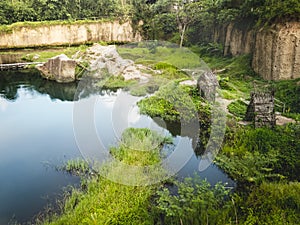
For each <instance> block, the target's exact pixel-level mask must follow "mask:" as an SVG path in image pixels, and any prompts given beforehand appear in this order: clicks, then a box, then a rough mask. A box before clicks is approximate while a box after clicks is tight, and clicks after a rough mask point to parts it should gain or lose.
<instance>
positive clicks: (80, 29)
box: [0, 21, 141, 49]
mask: <svg viewBox="0 0 300 225" xmlns="http://www.w3.org/2000/svg"><path fill="white" fill-rule="evenodd" d="M140 40H141V35H140V34H139V33H137V32H134V30H133V28H132V25H131V23H130V22H124V23H119V22H118V21H114V22H100V21H98V22H97V21H95V22H93V23H90V22H89V23H82V24H60V25H51V24H49V25H40V26H24V27H21V28H20V27H18V28H15V29H13V30H12V32H5V33H0V49H8V48H23V47H36V46H57V45H74V44H82V43H87V42H97V41H106V42H112V41H116V42H135V41H140Z"/></svg>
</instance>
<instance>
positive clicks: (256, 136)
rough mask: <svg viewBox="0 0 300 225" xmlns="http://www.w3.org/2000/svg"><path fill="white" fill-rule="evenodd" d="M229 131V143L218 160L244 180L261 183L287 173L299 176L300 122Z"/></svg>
mask: <svg viewBox="0 0 300 225" xmlns="http://www.w3.org/2000/svg"><path fill="white" fill-rule="evenodd" d="M232 132H233V133H232V134H230V133H227V140H226V144H225V145H224V147H223V149H222V154H221V155H219V156H218V157H217V163H218V165H220V167H221V168H222V169H224V170H225V171H226V172H227V173H228V174H230V175H231V176H232V177H233V178H235V179H237V180H239V181H240V182H241V183H247V182H256V183H260V182H262V181H263V180H266V179H270V180H273V179H278V178H280V179H281V178H283V177H285V178H286V179H288V180H292V181H293V180H299V175H300V170H299V166H300V154H299V153H300V141H299V138H298V137H299V135H300V126H299V125H298V124H290V125H287V126H284V127H276V128H275V129H274V130H270V129H268V128H260V129H253V128H239V129H238V130H234V131H232Z"/></svg>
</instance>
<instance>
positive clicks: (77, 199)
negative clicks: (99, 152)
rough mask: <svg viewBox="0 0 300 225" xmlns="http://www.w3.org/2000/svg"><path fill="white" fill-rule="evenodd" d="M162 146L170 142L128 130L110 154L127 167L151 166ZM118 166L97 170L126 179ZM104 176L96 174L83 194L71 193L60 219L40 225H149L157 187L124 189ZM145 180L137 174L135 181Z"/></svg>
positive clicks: (157, 160)
mask: <svg viewBox="0 0 300 225" xmlns="http://www.w3.org/2000/svg"><path fill="white" fill-rule="evenodd" d="M166 142H167V143H169V142H170V139H169V138H166V137H161V136H160V135H158V134H157V133H156V132H154V131H151V130H149V129H134V128H130V129H128V130H125V132H124V133H123V135H122V140H121V143H120V144H119V146H118V147H115V148H112V149H111V153H112V155H113V156H114V158H115V159H116V160H117V161H119V162H122V163H125V164H128V165H135V166H138V165H142V166H146V165H152V164H155V163H157V162H159V161H160V150H161V148H162V145H163V143H166ZM118 165H120V164H115V163H113V162H112V163H108V164H106V165H104V166H103V167H102V168H101V169H100V170H103V171H105V172H106V175H107V176H113V175H117V176H119V177H122V178H124V177H125V178H128V179H130V176H131V174H127V173H126V171H124V170H121V169H122V168H121V167H119V166H118ZM135 175H136V174H135ZM107 176H105V177H102V176H101V173H100V176H99V178H98V179H92V180H90V181H89V182H88V183H87V187H86V190H85V191H80V190H76V189H75V190H74V191H73V193H72V195H71V196H70V197H69V198H68V199H67V201H66V202H65V204H64V205H63V206H62V215H53V216H52V217H50V218H48V222H45V223H44V224H53V225H54V224H70V225H71V224H72V225H73V224H153V223H154V214H153V212H151V211H150V209H151V207H152V203H151V200H152V196H153V195H154V193H155V191H156V189H157V185H151V186H143V185H142V186H134V185H133V186H127V185H123V184H120V183H114V182H112V181H111V180H109V179H107V178H106V177H107ZM147 176H149V174H147V173H145V172H141V173H139V176H138V177H136V176H135V178H136V179H141V182H142V181H143V179H145V177H147ZM154 179H156V178H154ZM50 220H51V221H50Z"/></svg>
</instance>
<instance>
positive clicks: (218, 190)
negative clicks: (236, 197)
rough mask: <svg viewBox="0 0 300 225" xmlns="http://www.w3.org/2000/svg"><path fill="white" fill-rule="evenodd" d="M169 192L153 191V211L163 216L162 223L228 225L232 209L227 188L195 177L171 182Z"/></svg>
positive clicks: (165, 189)
mask: <svg viewBox="0 0 300 225" xmlns="http://www.w3.org/2000/svg"><path fill="white" fill-rule="evenodd" d="M174 186H175V187H172V189H175V190H177V191H176V194H174V193H172V192H171V191H170V189H169V188H167V187H164V188H162V189H161V190H159V191H158V192H157V196H158V197H157V200H156V201H157V205H158V206H157V208H158V209H159V212H160V213H161V214H163V215H164V217H165V218H164V222H165V224H178V225H179V224H193V225H197V224H199V225H200V224H220V225H221V224H222V225H223V224H230V222H231V221H232V218H231V212H232V211H233V207H232V204H231V202H230V201H228V197H229V189H225V187H224V186H223V185H221V184H220V183H219V184H216V185H215V186H214V187H211V185H210V184H209V183H208V182H207V181H206V180H200V178H199V177H193V178H186V179H185V180H184V182H178V181H175V182H174Z"/></svg>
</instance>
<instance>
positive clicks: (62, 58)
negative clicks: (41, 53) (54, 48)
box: [37, 54, 77, 83]
mask: <svg viewBox="0 0 300 225" xmlns="http://www.w3.org/2000/svg"><path fill="white" fill-rule="evenodd" d="M76 65H77V64H76V61H75V60H72V59H69V58H68V57H67V56H66V55H64V54H62V55H59V56H56V57H53V58H51V59H49V60H48V62H46V63H44V64H43V65H38V66H37V69H38V70H39V71H40V72H41V73H42V75H43V76H44V77H45V78H47V79H49V80H55V81H57V82H60V83H68V82H72V81H75V68H76Z"/></svg>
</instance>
